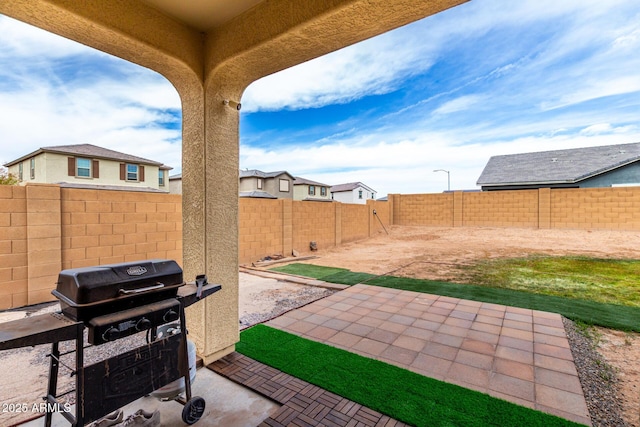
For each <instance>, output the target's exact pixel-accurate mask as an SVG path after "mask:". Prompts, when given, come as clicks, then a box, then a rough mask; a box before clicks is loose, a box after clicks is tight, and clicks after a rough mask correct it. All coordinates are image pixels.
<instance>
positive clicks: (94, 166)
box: [91, 160, 100, 178]
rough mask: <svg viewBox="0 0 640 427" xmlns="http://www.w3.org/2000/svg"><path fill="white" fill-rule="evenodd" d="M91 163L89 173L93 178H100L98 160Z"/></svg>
mask: <svg viewBox="0 0 640 427" xmlns="http://www.w3.org/2000/svg"><path fill="white" fill-rule="evenodd" d="M91 163H92V165H91V171H92V172H93V174H92V176H93V177H94V178H100V162H99V161H98V160H93V161H92V162H91Z"/></svg>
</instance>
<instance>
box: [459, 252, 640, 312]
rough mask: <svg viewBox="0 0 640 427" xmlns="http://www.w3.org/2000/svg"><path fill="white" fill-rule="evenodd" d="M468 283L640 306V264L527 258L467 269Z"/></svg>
mask: <svg viewBox="0 0 640 427" xmlns="http://www.w3.org/2000/svg"><path fill="white" fill-rule="evenodd" d="M466 273H467V274H468V276H466V277H465V279H464V280H463V281H464V282H465V283H473V284H476V285H482V286H490V287H492V288H505V289H514V290H522V291H528V292H535V293H538V294H545V295H554V296H560V297H568V298H578V299H586V300H590V301H595V302H602V303H607V304H621V305H629V306H634V307H640V274H639V273H640V261H639V260H631V259H608V258H606V259H605V258H587V257H583V256H580V257H577V256H558V257H552V256H539V255H538V256H528V257H524V258H507V259H504V258H501V259H491V260H485V261H481V262H479V263H477V264H474V265H472V266H469V267H467V269H466Z"/></svg>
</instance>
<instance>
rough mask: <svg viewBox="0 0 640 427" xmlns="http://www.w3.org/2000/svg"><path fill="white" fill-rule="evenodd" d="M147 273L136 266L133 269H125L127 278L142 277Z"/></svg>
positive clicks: (141, 267) (139, 266)
mask: <svg viewBox="0 0 640 427" xmlns="http://www.w3.org/2000/svg"><path fill="white" fill-rule="evenodd" d="M146 272H147V269H146V268H144V267H143V266H141V265H137V266H135V267H129V268H127V274H128V275H129V276H142V275H143V274H145V273H146Z"/></svg>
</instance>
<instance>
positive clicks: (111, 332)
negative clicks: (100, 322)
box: [102, 327, 120, 341]
mask: <svg viewBox="0 0 640 427" xmlns="http://www.w3.org/2000/svg"><path fill="white" fill-rule="evenodd" d="M118 338H120V330H119V329H118V328H114V327H111V328H109V329H107V330H106V331H105V333H104V334H102V339H103V340H105V341H114V340H117V339H118Z"/></svg>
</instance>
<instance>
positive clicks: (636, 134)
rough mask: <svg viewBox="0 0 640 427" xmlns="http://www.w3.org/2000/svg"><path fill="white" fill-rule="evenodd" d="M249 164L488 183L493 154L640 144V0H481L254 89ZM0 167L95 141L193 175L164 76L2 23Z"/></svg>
mask: <svg viewBox="0 0 640 427" xmlns="http://www.w3.org/2000/svg"><path fill="white" fill-rule="evenodd" d="M242 104H243V108H242V111H241V120H240V167H241V168H243V169H244V168H249V169H253V168H255V169H261V170H264V171H274V170H287V171H288V172H290V173H291V174H293V175H295V176H303V177H306V178H309V179H313V180H316V181H320V182H323V183H327V184H339V183H345V182H352V181H362V182H364V183H365V184H367V185H369V186H370V187H372V188H374V189H375V190H377V191H378V193H379V196H384V195H386V194H387V193H423V192H440V191H443V190H445V189H446V185H447V177H446V174H444V173H442V172H433V170H434V169H446V170H449V171H450V174H451V188H452V189H475V188H477V186H476V184H475V182H476V180H477V179H478V177H479V176H480V173H481V172H482V169H483V168H484V165H485V164H486V162H487V161H488V159H489V157H491V156H492V155H501V154H511V153H518V152H530V151H542V150H552V149H565V148H575V147H584V146H594V145H606V144H619V143H630V142H640V114H639V113H640V3H639V2H637V1H634V0H624V1H623V0H620V1H616V0H608V1H606V2H602V1H594V0H584V1H583V0H581V1H578V0H563V1H557V0H554V1H546V0H535V1H529V0H523V1H517V2H513V1H508V0H473V1H471V2H469V3H466V4H463V5H461V6H458V7H456V8H453V9H450V10H447V11H445V12H443V13H440V14H438V15H435V16H431V17H428V18H426V19H424V20H421V21H418V22H416V23H413V24H410V25H408V26H405V27H403V28H400V29H398V30H395V31H392V32H389V33H387V34H384V35H381V36H379V37H376V38H372V39H369V40H367V41H365V42H362V43H359V44H357V45H354V46H351V47H348V48H345V49H342V50H340V51H338V52H334V53H332V54H329V55H326V56H324V57H322V58H318V59H316V60H313V61H309V62H307V63H305V64H301V65H299V66H297V67H293V68H291V69H288V70H285V71H283V72H280V73H277V74H274V75H271V76H268V77H265V78H264V79H261V80H259V81H257V82H254V83H253V84H252V85H250V86H249V87H248V88H247V90H246V91H245V93H244V95H243V97H242ZM0 141H1V142H0V143H1V144H2V150H1V151H0V153H1V154H0V162H2V163H4V162H6V161H9V160H13V159H15V158H17V157H19V156H21V155H22V154H25V153H26V152H28V151H32V150H35V149H37V148H39V147H42V146H49V145H62V144H75V143H93V144H96V145H101V146H104V147H107V148H111V149H115V150H119V151H125V152H129V153H131V154H136V155H139V156H142V157H147V158H151V159H154V160H158V161H162V162H164V163H166V164H168V165H171V166H173V167H174V170H173V171H172V173H178V172H180V163H181V159H180V158H181V153H180V152H181V142H180V102H179V98H178V96H177V94H176V93H175V90H174V89H173V88H172V86H171V85H170V84H169V83H168V82H167V81H166V80H164V79H163V78H162V77H161V76H159V75H157V74H155V73H153V72H150V71H148V70H145V69H143V68H140V67H138V66H135V65H132V64H129V63H126V62H124V61H121V60H119V59H116V58H113V57H110V56H108V55H105V54H103V53H100V52H96V51H93V50H90V49H88V48H85V47H83V46H81V45H78V44H76V43H72V42H69V41H66V40H64V39H61V38H59V37H56V36H52V35H50V34H47V33H44V32H42V31H40V30H37V29H33V28H31V27H28V26H26V25H24V24H21V23H18V22H16V21H13V20H10V19H8V18H4V17H1V18H0Z"/></svg>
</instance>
